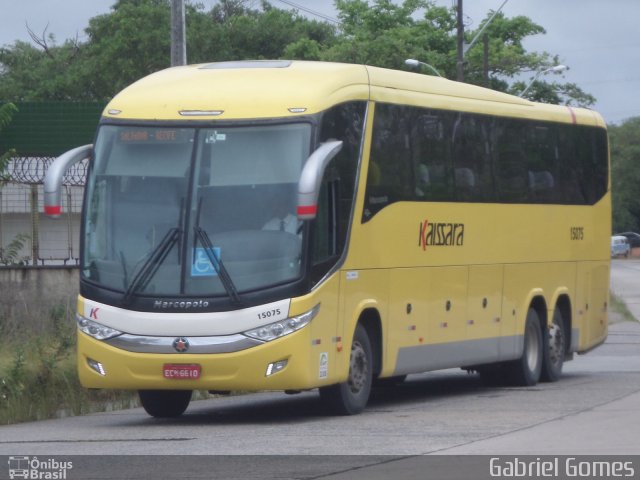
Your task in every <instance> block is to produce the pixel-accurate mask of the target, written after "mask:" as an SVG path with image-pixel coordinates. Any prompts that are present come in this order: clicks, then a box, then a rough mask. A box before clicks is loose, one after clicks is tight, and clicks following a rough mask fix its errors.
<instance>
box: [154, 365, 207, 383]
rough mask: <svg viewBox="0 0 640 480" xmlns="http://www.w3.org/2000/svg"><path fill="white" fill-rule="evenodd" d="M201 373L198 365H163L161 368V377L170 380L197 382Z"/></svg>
mask: <svg viewBox="0 0 640 480" xmlns="http://www.w3.org/2000/svg"><path fill="white" fill-rule="evenodd" d="M201 372H202V368H201V367H200V365H198V364H173V363H165V365H164V366H163V367H162V376H163V377H164V378H168V379H170V380H197V379H198V378H200V373H201Z"/></svg>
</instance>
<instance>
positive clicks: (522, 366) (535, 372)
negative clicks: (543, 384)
mask: <svg viewBox="0 0 640 480" xmlns="http://www.w3.org/2000/svg"><path fill="white" fill-rule="evenodd" d="M543 344H544V342H543V339H542V329H541V328H540V317H539V316H538V312H536V311H535V310H534V309H533V308H529V311H528V312H527V319H526V321H525V325H524V348H523V351H522V356H521V357H520V358H519V359H518V360H515V361H514V362H512V363H511V364H510V365H509V367H510V373H511V375H510V380H511V383H512V384H513V385H519V386H523V387H529V386H532V385H535V384H536V383H538V380H540V374H541V371H542V357H543Z"/></svg>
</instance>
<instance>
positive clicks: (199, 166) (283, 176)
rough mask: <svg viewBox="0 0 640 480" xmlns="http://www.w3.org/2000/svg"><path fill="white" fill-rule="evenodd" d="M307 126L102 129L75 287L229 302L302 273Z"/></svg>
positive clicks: (309, 144)
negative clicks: (300, 199) (87, 284)
mask: <svg viewBox="0 0 640 480" xmlns="http://www.w3.org/2000/svg"><path fill="white" fill-rule="evenodd" d="M310 146H311V126H310V125H309V124H307V123H299V124H287V125H261V126H239V127H229V128H156V127H129V126H126V127H125V126H113V125H104V126H102V127H101V129H100V131H99V134H98V138H97V141H96V147H95V159H94V164H93V165H92V168H91V172H90V176H89V179H88V186H87V188H88V193H87V205H86V210H85V216H86V217H85V230H84V258H83V277H84V278H85V279H87V280H89V281H91V282H93V283H96V284H99V285H100V286H103V287H105V288H108V289H111V290H117V291H122V292H126V296H127V297H130V296H135V295H147V296H148V295H154V296H155V295H171V296H176V295H189V296H194V295H196V296H200V295H202V296H220V295H228V296H230V297H235V295H236V294H237V293H238V292H239V293H242V292H246V291H252V290H258V289H263V288H268V287H271V286H275V285H279V284H282V283H286V282H290V281H293V280H296V279H298V278H299V277H300V275H301V268H302V264H301V252H302V244H303V242H302V228H301V225H300V222H299V220H298V218H297V216H296V201H297V200H296V199H297V184H298V179H299V177H300V172H301V171H302V166H303V165H304V162H305V161H306V159H307V157H308V156H309V153H310Z"/></svg>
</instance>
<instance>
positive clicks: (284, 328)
mask: <svg viewBox="0 0 640 480" xmlns="http://www.w3.org/2000/svg"><path fill="white" fill-rule="evenodd" d="M318 311H320V304H318V305H316V306H315V307H313V308H312V309H311V310H309V311H308V312H305V313H303V314H301V315H297V316H295V317H290V318H286V319H284V320H280V321H278V322H273V323H270V324H268V325H263V326H262V327H258V328H254V329H253V330H247V331H246V332H243V334H244V335H246V336H247V337H251V338H255V339H257V340H262V341H263V342H270V341H271V340H275V339H276V338H280V337H284V336H285V335H289V334H290V333H293V332H295V331H297V330H300V329H301V328H302V327H304V326H306V325H308V324H309V322H310V321H311V320H313V318H314V317H315V316H316V315H317V314H318Z"/></svg>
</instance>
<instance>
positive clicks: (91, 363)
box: [87, 358, 107, 377]
mask: <svg viewBox="0 0 640 480" xmlns="http://www.w3.org/2000/svg"><path fill="white" fill-rule="evenodd" d="M87 365H89V366H90V367H91V368H92V369H93V370H95V371H96V372H98V373H99V374H100V375H102V376H103V377H104V376H106V375H107V372H105V370H104V367H103V366H102V364H101V363H100V362H96V361H95V360H93V359H92V358H87Z"/></svg>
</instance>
